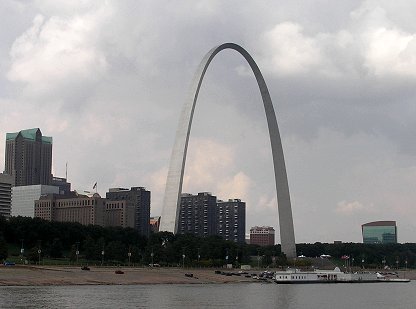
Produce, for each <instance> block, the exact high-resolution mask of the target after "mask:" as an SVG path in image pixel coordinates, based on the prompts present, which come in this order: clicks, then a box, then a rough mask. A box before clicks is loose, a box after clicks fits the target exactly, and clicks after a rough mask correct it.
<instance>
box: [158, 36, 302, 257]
mask: <svg viewBox="0 0 416 309" xmlns="http://www.w3.org/2000/svg"><path fill="white" fill-rule="evenodd" d="M224 49H233V50H235V51H237V52H238V53H240V54H241V55H242V56H243V57H244V58H245V59H246V61H247V62H248V64H249V65H250V67H251V69H252V70H253V73H254V76H255V77H256V80H257V84H258V86H259V89H260V93H261V97H262V99H263V104H264V110H265V112H266V118H267V125H268V128H269V135H270V143H271V148H272V156H273V165H274V175H275V180H276V192H277V201H278V212H279V225H280V240H281V244H282V252H284V253H285V254H286V256H287V257H289V258H294V257H296V247H295V233H294V228H293V218H292V208H291V204H290V195H289V185H288V182H287V175H286V166H285V161H284V157H283V149H282V142H281V139H280V134H279V128H278V126H277V120H276V114H275V112H274V108H273V104H272V100H271V98H270V94H269V90H268V89H267V85H266V82H265V81H264V78H263V75H262V74H261V72H260V69H259V68H258V66H257V64H256V62H255V61H254V60H253V58H252V57H251V56H250V54H249V53H248V52H247V51H246V50H245V49H244V48H242V47H241V46H239V45H237V44H234V43H225V44H222V45H219V46H216V47H214V48H212V49H211V50H210V51H209V52H208V53H207V54H206V55H205V57H204V58H203V59H202V61H201V63H200V65H199V67H198V70H197V71H196V74H195V76H194V80H193V83H192V86H191V89H190V92H189V97H188V99H187V101H186V102H185V105H184V106H183V109H182V113H181V116H180V119H179V124H178V128H177V130H176V139H175V144H174V146H173V149H172V155H171V159H170V166H169V172H168V176H167V180H166V189H165V197H164V201H163V210H162V218H161V222H160V230H161V231H169V232H174V233H176V232H177V230H178V222H179V207H180V195H181V192H182V181H183V174H184V169H185V162H186V153H187V149H188V141H189V135H190V132H191V125H192V118H193V114H194V110H195V105H196V101H197V99H198V94H199V90H200V87H201V84H202V80H203V78H204V75H205V72H206V70H207V69H208V66H209V64H210V63H211V61H212V59H213V58H214V57H215V55H216V54H218V53H219V52H220V51H222V50H224Z"/></svg>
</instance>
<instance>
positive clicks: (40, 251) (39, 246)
mask: <svg viewBox="0 0 416 309" xmlns="http://www.w3.org/2000/svg"><path fill="white" fill-rule="evenodd" d="M41 244H42V241H41V240H38V256H39V265H40V254H41V253H42V250H41Z"/></svg>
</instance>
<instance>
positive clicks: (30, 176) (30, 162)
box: [5, 128, 52, 187]
mask: <svg viewBox="0 0 416 309" xmlns="http://www.w3.org/2000/svg"><path fill="white" fill-rule="evenodd" d="M5 159H6V162H5V173H6V174H9V175H11V176H13V177H14V180H15V183H14V185H15V186H16V187H17V186H29V185H48V184H49V183H50V181H51V170H52V137H50V136H43V135H42V132H41V131H40V129H39V128H34V129H27V130H22V131H19V132H15V133H6V156H5Z"/></svg>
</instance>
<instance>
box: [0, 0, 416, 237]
mask: <svg viewBox="0 0 416 309" xmlns="http://www.w3.org/2000/svg"><path fill="white" fill-rule="evenodd" d="M136 5H137V4H135V3H134V2H128V3H126V4H124V3H116V2H106V3H101V2H89V1H85V2H83V3H82V4H79V5H77V4H69V3H67V4H62V3H61V4H59V5H57V4H54V3H53V2H50V1H44V2H42V1H38V2H33V3H30V4H27V5H25V4H22V3H18V2H8V1H6V2H3V3H2V4H0V8H1V10H0V11H1V12H2V13H1V16H2V19H1V20H2V25H3V27H0V54H1V56H2V57H1V61H0V68H1V70H0V72H1V73H0V107H1V109H2V114H1V116H0V132H1V134H0V144H2V145H3V147H4V145H5V135H6V132H15V131H19V130H21V129H25V128H34V127H39V128H41V130H42V133H43V134H45V135H47V136H52V137H53V138H54V149H53V152H54V154H53V155H54V158H53V168H52V173H53V174H54V175H56V176H61V177H62V176H64V175H65V163H66V162H68V179H69V181H70V182H71V183H72V184H73V188H74V189H78V190H79V189H81V190H87V189H91V188H92V186H93V184H94V183H95V182H98V185H99V193H100V194H101V195H103V194H104V192H105V189H106V188H111V187H120V186H123V187H129V186H133V185H136V184H138V185H143V186H146V187H147V188H148V189H149V190H150V191H151V192H152V209H151V214H152V215H153V216H157V215H160V214H161V208H162V199H163V194H164V185H165V180H166V175H167V168H168V164H169V156H170V151H171V149H172V146H173V142H174V132H175V129H176V125H177V119H178V116H179V113H180V109H181V106H182V104H183V102H184V99H185V96H186V94H187V91H188V89H189V85H190V82H191V79H192V76H193V73H194V71H195V69H196V67H197V65H198V63H199V61H200V59H201V57H202V56H203V55H204V54H205V52H206V51H207V50H209V49H210V48H211V47H212V46H214V45H218V44H221V43H223V42H228V41H233V42H236V43H238V44H240V45H242V46H244V47H245V48H246V49H247V50H248V51H249V52H250V53H251V54H252V55H253V58H254V59H255V60H256V62H257V63H258V65H259V67H260V70H261V71H262V73H263V75H264V77H265V79H266V81H267V84H268V87H269V90H270V93H271V97H272V100H273V103H274V107H275V109H276V111H277V115H276V116H277V118H278V121H279V129H280V133H281V135H282V144H283V150H284V153H285V159H286V168H287V174H288V178H289V186H290V190H291V191H290V193H291V199H292V210H293V220H294V226H295V236H296V242H297V243H301V242H315V241H327V242H332V241H333V240H342V241H355V242H360V241H361V231H360V226H361V224H364V223H365V222H371V221H377V220H395V221H396V222H397V225H398V226H399V235H398V241H399V242H414V241H415V240H414V235H415V232H416V226H415V224H414V222H413V220H412V218H413V217H414V216H415V215H416V209H415V208H414V206H413V203H414V200H416V192H414V190H413V186H414V183H415V182H416V163H415V162H416V148H415V146H414V145H415V144H414V143H413V139H412V137H413V134H412V133H414V132H416V130H415V129H416V127H415V122H414V119H415V116H416V111H415V109H414V102H415V99H416V93H415V92H416V90H415V89H416V87H414V86H415V85H414V84H415V82H416V73H415V72H416V60H415V56H414V55H415V54H416V53H415V49H414V46H415V42H416V22H415V21H414V18H413V16H412V12H413V11H414V9H415V4H412V3H409V2H400V5H397V4H394V3H389V2H388V1H382V2H373V1H364V2H358V1H350V2H343V3H326V5H325V10H322V6H321V7H320V6H318V5H316V6H315V5H314V4H312V3H303V2H302V3H300V2H296V1H288V2H282V3H279V4H275V3H274V2H265V3H263V4H258V3H256V4H250V3H249V4H246V5H245V6H244V7H242V6H240V5H239V3H238V2H233V1H232V2H229V3H227V5H226V4H222V3H221V2H216V1H212V2H204V1H196V2H195V3H192V4H189V3H187V2H186V3H185V2H177V3H175V4H173V3H164V4H163V5H164V6H163V7H162V5H161V4H157V3H147V4H146V5H144V6H141V7H140V9H139V8H138V7H136V9H135V6H136ZM185 5H186V6H187V7H188V6H191V7H189V8H187V9H184V6H185ZM191 11H192V15H191V13H187V12H191ZM328 11H330V12H331V14H327V13H328ZM156 12H157V16H158V18H154V16H155V13H156ZM241 25H244V27H242V26H241ZM234 56H235V55H232V54H231V52H229V53H227V52H224V54H222V55H220V56H219V57H217V58H216V59H215V61H214V62H213V63H212V67H210V69H209V70H208V72H207V75H206V80H205V85H204V86H203V88H202V89H201V93H200V100H201V102H200V103H199V104H198V105H199V108H198V109H197V111H196V113H195V118H194V124H193V132H192V137H191V139H190V145H189V152H188V159H187V166H186V168H185V178H184V188H183V190H182V192H193V193H196V192H202V191H212V192H216V194H217V195H218V197H219V198H241V199H242V200H244V201H246V203H247V204H246V205H247V206H246V207H247V213H246V214H247V227H250V226H254V225H270V226H274V227H275V228H276V230H278V226H277V210H276V209H277V206H276V201H275V188H274V182H273V173H272V171H271V169H270V166H271V155H270V150H269V144H268V143H269V141H268V136H267V127H266V125H265V121H264V115H263V110H262V108H261V101H260V100H261V98H260V96H259V93H258V90H257V89H256V83H255V79H254V77H253V76H252V74H251V72H250V71H249V67H248V66H247V65H246V64H245V63H244V61H243V60H242V59H239V58H238V57H234ZM241 124H244V126H242V125H241ZM254 158H255V160H254ZM0 161H1V162H2V165H0V169H1V170H4V165H3V164H4V149H3V150H2V151H1V152H0ZM279 238H280V235H279V233H277V235H276V239H279Z"/></svg>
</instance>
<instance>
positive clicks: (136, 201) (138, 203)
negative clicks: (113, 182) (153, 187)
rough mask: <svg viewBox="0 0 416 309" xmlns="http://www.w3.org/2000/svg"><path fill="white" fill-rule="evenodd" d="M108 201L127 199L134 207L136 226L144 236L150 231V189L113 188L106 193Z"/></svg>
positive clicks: (129, 204)
mask: <svg viewBox="0 0 416 309" xmlns="http://www.w3.org/2000/svg"><path fill="white" fill-rule="evenodd" d="M106 198H107V201H108V202H109V201H126V205H127V206H128V207H133V208H134V228H135V229H137V230H138V231H139V233H140V234H141V235H143V236H149V233H150V191H147V190H146V189H145V188H143V187H132V188H131V189H125V188H111V189H109V192H107V193H106Z"/></svg>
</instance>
